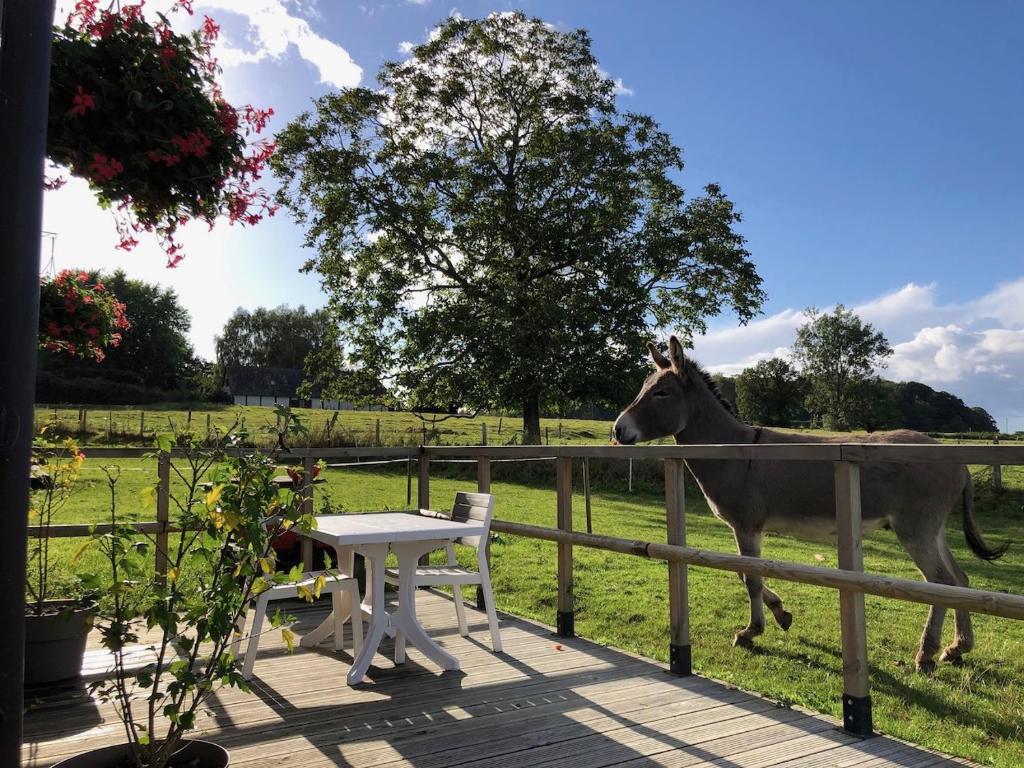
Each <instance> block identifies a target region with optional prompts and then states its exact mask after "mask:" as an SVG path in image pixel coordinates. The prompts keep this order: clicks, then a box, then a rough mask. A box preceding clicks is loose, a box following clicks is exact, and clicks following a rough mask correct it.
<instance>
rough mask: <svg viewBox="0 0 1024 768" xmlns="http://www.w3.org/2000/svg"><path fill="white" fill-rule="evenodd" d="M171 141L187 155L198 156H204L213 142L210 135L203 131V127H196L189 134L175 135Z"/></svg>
mask: <svg viewBox="0 0 1024 768" xmlns="http://www.w3.org/2000/svg"><path fill="white" fill-rule="evenodd" d="M171 143H172V144H173V145H174V146H175V147H177V149H178V151H179V152H180V153H181V154H183V155H185V156H188V155H195V156H196V157H202V156H203V155H205V154H206V150H207V149H209V147H210V144H212V143H213V142H212V141H210V137H209V136H207V135H206V134H205V133H203V131H202V129H201V128H196V129H195V130H194V131H192V132H191V133H189V134H188V135H187V136H173V137H172V138H171Z"/></svg>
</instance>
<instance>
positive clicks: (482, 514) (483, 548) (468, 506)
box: [384, 491, 501, 662]
mask: <svg viewBox="0 0 1024 768" xmlns="http://www.w3.org/2000/svg"><path fill="white" fill-rule="evenodd" d="M420 514H421V515H430V516H433V517H449V516H448V515H444V514H441V513H439V512H433V511H431V510H426V509H421V510H420ZM493 514H494V497H493V496H492V495H491V494H489V493H468V492H465V491H460V492H459V493H457V494H455V504H454V505H453V506H452V512H451V515H450V519H452V520H455V521H457V522H463V523H464V522H467V521H470V520H472V521H474V522H481V521H482V522H483V523H484V534H483V535H482V536H464V537H460V538H458V539H455V541H454V543H453V542H451V541H449V542H447V543H446V544H445V551H446V552H447V554H448V564H447V565H441V566H422V565H421V566H419V567H418V568H416V576H415V578H414V580H413V584H414V585H415V586H417V587H434V586H440V585H447V586H450V587H451V588H452V598H453V601H454V602H455V616H456V619H457V620H458V622H459V634H460V635H462V636H463V637H466V636H468V635H469V627H468V626H467V624H466V610H465V607H464V606H463V604H462V587H463V585H466V584H479V585H480V589H481V590H482V591H483V596H484V607H485V609H486V611H487V623H488V625H489V626H490V630H491V647H492V648H493V649H494V652H495V653H501V629H500V628H499V626H498V614H497V613H496V612H495V610H494V593H493V592H492V591H491V573H490V569H489V568H488V567H487V539H488V537H489V536H490V531H491V516H492V515H493ZM455 543H458V544H464V545H466V546H470V547H475V548H476V563H477V570H475V571H473V570H470V569H468V568H463V567H461V566H460V565H459V561H458V560H457V559H456V557H455V546H454V544H455ZM384 579H385V581H387V582H388V583H389V584H398V569H396V568H389V569H388V570H387V571H385V573H384ZM404 658H405V637H404V636H403V635H402V634H401V633H399V634H398V636H397V637H396V638H395V660H396V661H398V662H400V661H402V660H403V659H404Z"/></svg>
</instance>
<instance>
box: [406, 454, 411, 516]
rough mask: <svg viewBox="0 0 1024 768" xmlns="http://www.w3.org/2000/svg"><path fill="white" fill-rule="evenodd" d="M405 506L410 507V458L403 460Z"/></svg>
mask: <svg viewBox="0 0 1024 768" xmlns="http://www.w3.org/2000/svg"><path fill="white" fill-rule="evenodd" d="M405 506H406V508H408V507H411V506H412V456H409V457H408V458H406V460H405Z"/></svg>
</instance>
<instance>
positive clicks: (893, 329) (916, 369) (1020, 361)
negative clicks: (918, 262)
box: [694, 277, 1024, 429]
mask: <svg viewBox="0 0 1024 768" xmlns="http://www.w3.org/2000/svg"><path fill="white" fill-rule="evenodd" d="M936 295H937V286H936V285H935V284H934V283H931V284H927V285H922V284H916V283H909V284H907V285H905V286H903V287H902V288H899V289H897V290H894V291H891V292H889V293H886V294H883V295H881V296H879V297H877V298H875V299H872V300H870V301H866V302H863V303H861V304H858V305H856V306H853V307H851V309H852V310H853V311H854V312H856V313H857V314H858V315H859V316H860V317H861V318H862V319H863V320H865V321H867V322H870V323H872V324H873V325H874V326H875V327H876V328H877V329H879V330H880V331H882V332H883V333H884V334H885V335H886V337H887V338H888V339H889V342H890V343H891V344H892V346H893V355H892V357H891V358H889V361H888V364H887V367H886V369H885V370H884V371H882V372H881V373H882V374H883V375H884V376H885V377H886V378H890V379H894V380H901V381H910V380H913V381H920V382H923V383H925V384H928V385H929V386H933V387H937V388H939V389H945V390H947V391H950V392H953V393H954V394H956V395H957V396H958V397H961V398H962V399H963V400H964V401H965V402H967V403H968V405H980V406H982V407H983V408H985V409H986V410H988V411H989V413H991V414H992V415H993V416H994V417H996V419H997V421H998V422H999V424H1000V426H1003V427H1005V426H1006V420H1007V419H1009V426H1010V428H1011V429H1024V277H1021V278H1016V279H1014V280H1011V281H1009V282H1007V283H1003V284H1000V285H998V286H996V287H995V288H993V289H992V290H991V291H989V292H988V293H986V294H985V295H983V296H981V297H979V298H976V299H972V300H968V301H965V302H956V303H948V304H942V303H940V302H938V301H937V300H936ZM827 309H830V308H827ZM805 321H806V315H805V314H804V313H803V312H801V311H798V310H793V309H785V310H783V311H781V312H778V313H776V314H774V315H770V316H768V317H765V318H761V319H758V320H755V321H754V322H752V323H750V324H749V325H746V326H738V327H720V328H712V329H711V330H710V331H709V332H708V333H707V334H705V335H704V336H700V337H697V338H696V339H695V340H694V356H695V357H696V358H697V359H699V360H701V361H702V362H704V363H705V364H706V365H707V366H708V368H710V369H711V370H713V371H715V372H718V373H725V374H729V375H734V374H736V373H739V372H740V371H742V370H743V369H744V368H747V367H749V366H751V365H753V364H755V363H756V362H757V361H758V360H763V359H766V358H768V357H774V356H780V357H785V356H787V355H788V353H789V345H790V344H792V342H793V339H794V337H795V333H796V329H797V327H799V326H800V325H801V324H802V323H804V322H805Z"/></svg>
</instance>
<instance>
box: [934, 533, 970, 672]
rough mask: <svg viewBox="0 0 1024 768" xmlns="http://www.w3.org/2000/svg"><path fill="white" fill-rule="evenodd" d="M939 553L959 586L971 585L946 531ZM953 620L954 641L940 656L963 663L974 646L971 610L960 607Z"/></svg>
mask: <svg viewBox="0 0 1024 768" xmlns="http://www.w3.org/2000/svg"><path fill="white" fill-rule="evenodd" d="M939 554H940V555H941V556H942V559H943V561H944V562H945V564H946V567H947V568H948V569H949V571H950V572H951V573H952V574H953V578H954V579H956V584H957V586H960V587H966V586H969V580H968V578H967V574H966V573H964V569H963V568H961V567H960V563H958V562H957V561H956V559H955V558H954V557H953V553H952V552H950V551H949V544H948V543H946V535H945V531H943V532H942V533H940V534H939ZM953 620H954V625H955V628H956V629H955V633H954V636H953V642H952V643H951V644H950V645H949V646H947V647H946V649H945V650H944V651H943V652H942V655H941V656H939V661H948V662H949V663H950V664H961V663H963V655H964V654H965V653H967V652H968V651H970V650H971V649H972V648H974V629H973V627H972V626H971V613H970V611H964V610H959V609H958V610H956V611H954V613H953Z"/></svg>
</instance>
